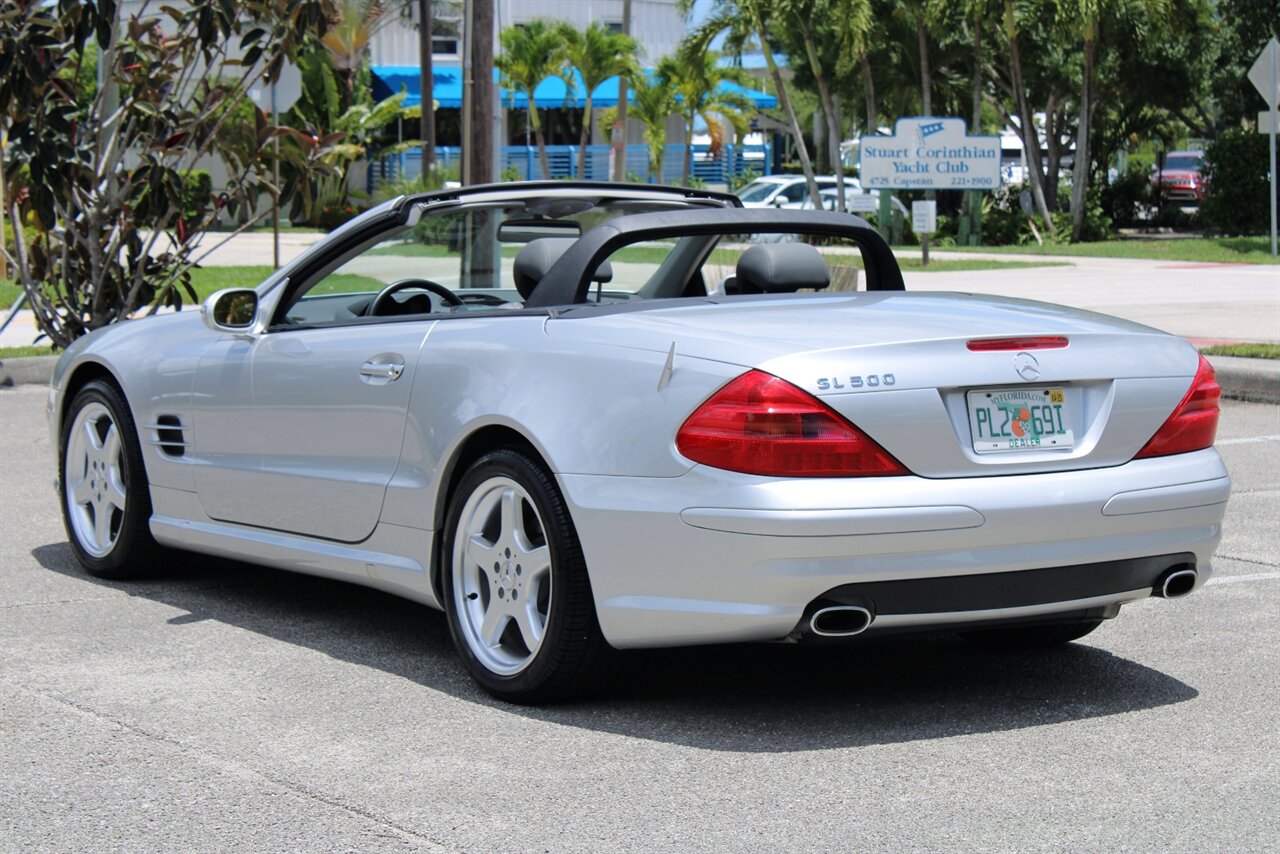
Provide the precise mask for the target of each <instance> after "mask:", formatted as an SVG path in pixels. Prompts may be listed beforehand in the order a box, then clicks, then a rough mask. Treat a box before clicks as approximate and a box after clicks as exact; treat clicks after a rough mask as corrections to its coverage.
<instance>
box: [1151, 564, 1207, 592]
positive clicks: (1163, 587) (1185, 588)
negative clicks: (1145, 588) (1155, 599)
mask: <svg viewBox="0 0 1280 854" xmlns="http://www.w3.org/2000/svg"><path fill="white" fill-rule="evenodd" d="M1199 577H1200V575H1199V573H1197V572H1196V571H1195V570H1194V569H1174V570H1170V571H1169V572H1166V573H1165V574H1164V575H1163V576H1161V577H1160V578H1159V579H1158V580H1157V581H1156V584H1155V587H1154V588H1152V591H1151V592H1152V593H1153V594H1154V595H1156V596H1159V597H1160V598H1162V599H1181V598H1182V597H1184V596H1189V595H1191V591H1192V590H1194V589H1195V587H1196V579H1197V578H1199Z"/></svg>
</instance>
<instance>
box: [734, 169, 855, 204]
mask: <svg viewBox="0 0 1280 854" xmlns="http://www.w3.org/2000/svg"><path fill="white" fill-rule="evenodd" d="M845 180H846V181H852V180H853V179H852V178H846V179H845ZM816 181H817V184H818V190H819V191H821V190H823V189H831V188H834V187H835V186H836V177H835V176H834V175H819V176H817V178H816ZM737 195H738V198H739V199H741V200H742V206H743V207H748V208H769V207H773V208H780V207H791V206H803V205H804V204H805V203H806V202H808V201H809V184H808V182H807V181H806V180H805V177H804V176H803V175H765V176H764V177H763V178H756V179H755V180H754V181H752V182H751V183H749V184H747V185H746V186H744V187H742V188H741V189H739V190H738V193H737Z"/></svg>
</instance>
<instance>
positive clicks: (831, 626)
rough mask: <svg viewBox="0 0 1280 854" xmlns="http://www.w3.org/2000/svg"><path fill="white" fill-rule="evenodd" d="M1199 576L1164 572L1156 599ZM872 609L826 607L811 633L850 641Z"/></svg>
mask: <svg viewBox="0 0 1280 854" xmlns="http://www.w3.org/2000/svg"><path fill="white" fill-rule="evenodd" d="M1199 578H1200V575H1199V573H1197V572H1196V571H1195V570H1194V569H1192V568H1191V567H1189V566H1187V565H1186V564H1183V565H1182V566H1181V567H1176V566H1175V567H1173V568H1172V569H1169V570H1167V571H1165V572H1164V574H1162V575H1161V576H1160V577H1159V578H1157V579H1156V582H1155V584H1154V585H1152V587H1151V593H1152V595H1153V596H1159V597H1160V598H1162V599H1181V598H1182V597H1184V596H1190V595H1191V592H1192V591H1193V590H1195V587H1196V581H1198V580H1199ZM875 619H876V615H875V613H874V612H873V611H872V606H870V603H868V607H864V606H862V605H825V606H823V607H821V608H818V609H817V610H815V611H814V612H813V613H812V614H811V615H810V616H809V631H810V632H812V633H813V634H815V635H818V636H819V637H824V638H850V637H853V636H854V635H860V634H862V633H863V632H865V631H866V630H867V629H869V628H871V624H872V623H873V622H875Z"/></svg>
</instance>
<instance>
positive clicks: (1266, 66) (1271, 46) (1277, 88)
mask: <svg viewBox="0 0 1280 854" xmlns="http://www.w3.org/2000/svg"><path fill="white" fill-rule="evenodd" d="M1249 82H1251V83H1252V84H1253V86H1254V88H1255V89H1257V90H1258V93H1259V94H1261V95H1262V98H1263V100H1265V101H1266V102H1267V111H1266V112H1265V113H1259V114H1258V130H1259V131H1260V132H1262V133H1269V134H1270V136H1271V257H1272V258H1274V257H1276V130H1277V126H1280V115H1278V111H1280V41H1276V38H1275V36H1272V37H1271V40H1270V41H1268V42H1267V46H1266V47H1264V48H1263V49H1262V53H1260V54H1258V58H1257V59H1256V60H1255V61H1254V63H1253V67H1251V68H1250V69H1249ZM1263 116H1266V117H1267V121H1266V122H1264V121H1263V118H1262V117H1263ZM1264 128H1265V129H1264Z"/></svg>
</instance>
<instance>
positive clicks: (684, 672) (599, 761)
mask: <svg viewBox="0 0 1280 854" xmlns="http://www.w3.org/2000/svg"><path fill="white" fill-rule="evenodd" d="M45 393H46V392H45V390H44V389H43V388H41V387H39V386H20V387H17V388H15V389H0V467H2V468H0V493H2V496H3V500H2V501H0V615H3V616H2V617H0V685H2V686H3V688H2V690H0V849H5V850H9V849H12V850H21V851H29V850H59V851H107V850H125V851H130V850H148V851H150V850H169V851H196V850H200V851H230V850H277V851H284V850H305V851H436V850H439V851H472V852H484V851H555V852H561V851H573V852H576V851H583V852H588V851H590V852H597V851H645V852H650V851H673V852H679V851H693V850H699V851H854V850H876V851H895V852H896V851H916V850H919V851H939V850H955V849H964V850H1001V851H1010V850H1016V851H1031V850H1108V851H1120V850H1139V851H1148V850H1167V851H1203V850H1214V851H1248V850H1256V851H1274V850H1276V849H1277V848H1280V810H1277V808H1276V804H1277V803H1280V726H1278V725H1277V720H1280V679H1278V678H1277V675H1278V674H1280V619H1278V618H1280V535H1278V534H1277V527H1276V524H1275V520H1276V519H1277V518H1280V408H1278V407H1275V406H1264V405H1257V404H1242V403H1230V402H1228V403H1225V404H1224V412H1223V418H1222V423H1221V427H1220V430H1219V435H1218V439H1219V442H1218V444H1219V448H1220V450H1221V452H1222V454H1223V456H1224V458H1225V459H1226V461H1227V465H1228V468H1229V469H1230V471H1231V474H1232V476H1233V478H1234V482H1235V486H1234V494H1233V497H1232V499H1231V504H1230V506H1229V509H1228V512H1227V521H1226V524H1225V535H1224V539H1223V542H1222V546H1221V548H1220V549H1219V553H1218V558H1217V561H1216V567H1215V569H1216V573H1215V577H1214V579H1213V580H1212V581H1211V582H1210V584H1209V585H1208V586H1207V587H1206V588H1205V589H1204V590H1203V591H1201V592H1199V593H1197V594H1196V595H1194V596H1192V597H1191V598H1189V599H1186V600H1182V601H1176V602H1175V601H1163V600H1154V599H1153V600H1147V601H1144V602H1140V603H1137V604H1135V605H1132V606H1128V607H1126V608H1125V609H1124V612H1123V613H1122V614H1121V616H1120V618H1119V619H1117V620H1115V621H1113V622H1110V623H1108V624H1106V625H1104V626H1103V627H1102V628H1101V629H1099V630H1098V631H1097V632H1095V633H1094V634H1092V635H1090V636H1089V637H1088V638H1087V639H1086V640H1085V642H1081V643H1077V644H1072V645H1070V646H1068V647H1065V648H1061V649H1058V650H1054V651H1050V652H1041V653H1036V654H1031V653H1026V654H1015V655H999V654H993V653H989V652H983V651H979V650H976V649H974V648H972V647H969V646H966V645H965V644H963V643H962V642H960V641H958V640H955V639H953V638H951V637H950V636H936V637H927V638H914V639H906V638H903V639H894V640H884V641H867V642H863V643H859V644H855V645H849V646H846V647H842V648H836V649H831V648H826V649H814V648H801V647H786V646H751V647H733V648H710V649H689V650H672V651H661V652H652V653H646V654H643V655H637V656H635V657H634V659H633V660H632V661H631V662H630V668H629V671H628V673H627V677H626V679H625V680H624V682H623V684H622V685H621V686H620V687H619V689H618V690H616V691H615V692H614V693H613V694H611V695H609V696H607V697H605V698H602V699H597V700H593V701H589V702H584V703H579V704H574V705H567V706H558V707H550V708H542V709H528V708H519V707H513V706H507V705H503V704H499V703H497V702H494V701H492V700H490V699H489V698H488V697H487V695H485V694H483V693H482V692H481V691H480V690H479V689H478V688H476V687H474V686H473V684H472V683H471V682H470V680H469V679H468V678H467V677H466V675H465V674H464V673H463V671H462V668H461V666H460V665H459V664H458V663H457V662H456V660H455V657H454V654H453V651H452V648H451V646H450V643H449V637H448V631H447V628H446V626H445V622H444V618H443V615H441V614H439V613H437V612H434V611H431V610H429V609H426V608H423V607H420V606H418V605H414V604H411V603H408V602H404V601H401V600H397V599H394V598H391V597H389V596H386V595H383V594H380V593H376V592H372V591H368V590H364V589H360V588H355V587H351V586H347V585H343V584H339V583H336V582H330V581H325V580H321V579H315V578H308V577H304V576H299V575H293V574H289V573H285V572H278V571H273V570H267V569H260V568H256V567H252V566H248V565H244V564H236V563H231V562H226V561H217V560H212V559H204V558H197V557H190V558H183V559H181V560H178V561H175V562H174V564H173V565H172V566H171V567H170V568H169V570H168V571H167V572H166V573H165V574H164V575H163V577H158V578H154V579H150V580H146V581H139V582H133V583H117V582H104V581H99V580H95V579H92V578H90V577H89V576H87V575H85V574H84V573H83V572H82V571H81V570H80V569H79V568H78V567H77V565H76V563H75V560H74V558H73V557H72V554H71V550H70V548H69V547H68V545H67V543H66V538H65V534H64V532H63V529H62V523H61V519H60V516H59V513H58V507H57V500H56V498H55V496H54V493H53V491H52V490H51V489H50V483H51V481H52V478H53V476H54V464H53V452H52V450H51V448H50V446H49V440H48V434H47V430H46V427H45V422H44V414H43V404H44V397H45Z"/></svg>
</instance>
